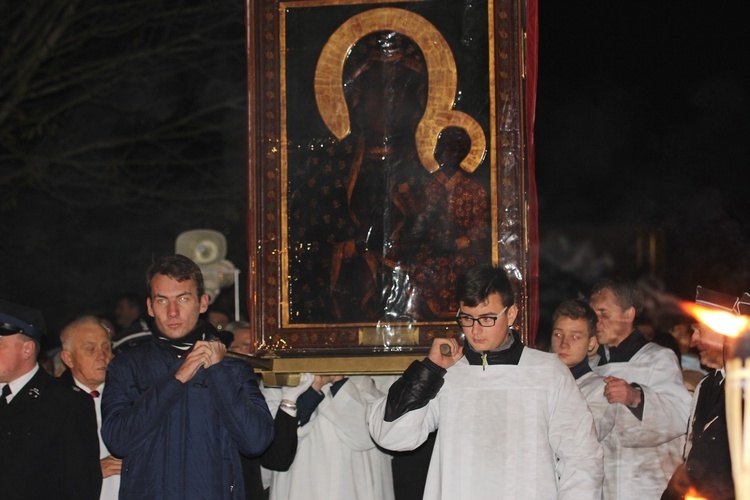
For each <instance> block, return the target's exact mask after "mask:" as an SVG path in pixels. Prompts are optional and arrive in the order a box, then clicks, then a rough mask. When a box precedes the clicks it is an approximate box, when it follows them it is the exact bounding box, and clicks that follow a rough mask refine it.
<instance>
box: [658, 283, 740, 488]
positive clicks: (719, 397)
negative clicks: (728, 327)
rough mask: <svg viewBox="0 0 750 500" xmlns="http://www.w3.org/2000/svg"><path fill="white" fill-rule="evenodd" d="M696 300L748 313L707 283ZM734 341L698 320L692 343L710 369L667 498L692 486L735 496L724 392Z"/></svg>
mask: <svg viewBox="0 0 750 500" xmlns="http://www.w3.org/2000/svg"><path fill="white" fill-rule="evenodd" d="M695 301H696V302H697V303H698V304H700V305H702V306H704V307H710V308H712V309H716V310H717V311H724V312H729V313H735V314H736V313H743V314H747V312H748V311H746V310H743V308H742V303H741V302H740V301H739V300H738V299H737V298H736V297H733V296H731V295H726V294H723V293H720V292H714V291H713V290H707V289H705V288H702V287H698V289H697V290H696V297H695ZM731 343H732V339H730V338H729V337H726V336H724V335H722V334H720V333H718V332H717V331H715V330H713V329H712V328H710V327H709V326H708V325H706V324H704V323H695V324H694V325H693V334H692V336H691V338H690V346H691V347H696V348H697V349H698V352H699V353H700V360H701V365H702V366H705V367H706V368H708V369H709V370H710V372H709V373H708V375H706V376H705V377H704V378H703V379H702V380H701V381H700V383H698V386H697V387H696V388H695V394H694V395H693V404H692V413H691V415H690V420H689V427H688V433H687V438H688V440H687V445H686V446H685V463H683V464H682V465H680V466H678V467H677V469H676V470H675V472H674V474H673V475H672V478H671V479H670V481H669V485H668V486H667V489H666V490H665V491H664V493H663V494H662V497H661V498H662V500H674V499H678V498H679V499H681V498H683V496H684V495H685V494H686V493H687V492H688V489H692V490H693V492H694V496H696V497H700V498H708V499H710V500H734V498H735V492H734V482H733V480H732V461H731V458H730V455H729V436H728V433H727V431H728V429H727V413H726V405H725V397H724V396H725V393H724V378H725V375H726V370H725V368H724V357H725V350H726V349H728V348H731ZM729 352H731V350H730V351H729Z"/></svg>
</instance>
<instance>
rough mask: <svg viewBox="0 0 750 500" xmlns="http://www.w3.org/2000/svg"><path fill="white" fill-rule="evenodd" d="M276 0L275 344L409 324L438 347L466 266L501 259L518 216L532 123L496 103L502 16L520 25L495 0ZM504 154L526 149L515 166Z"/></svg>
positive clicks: (267, 274) (270, 295)
mask: <svg viewBox="0 0 750 500" xmlns="http://www.w3.org/2000/svg"><path fill="white" fill-rule="evenodd" d="M271 3H273V4H275V6H276V8H277V10H273V11H272V9H270V8H266V9H265V10H264V11H258V15H259V16H262V15H263V14H264V13H266V14H268V13H271V14H272V15H273V16H278V18H277V19H278V23H277V24H276V25H275V26H276V27H277V28H276V29H267V30H266V32H265V33H266V35H267V36H265V37H264V36H263V33H261V34H260V35H261V36H258V37H257V38H259V39H260V40H266V42H265V43H267V44H268V46H269V47H270V46H271V45H272V44H270V43H269V42H268V41H269V39H270V38H271V37H272V38H273V39H274V40H277V41H278V53H277V55H276V54H270V55H269V54H266V55H269V57H270V56H272V57H273V58H276V57H278V59H276V60H275V62H274V63H273V64H270V63H268V61H265V62H260V63H258V66H259V70H260V73H259V74H260V76H261V77H262V76H263V74H264V72H263V71H262V67H263V65H264V64H266V65H268V66H267V67H268V68H269V69H271V70H272V71H273V72H277V73H278V82H279V84H278V103H279V107H278V120H277V121H275V120H269V119H266V120H265V121H264V120H263V117H264V114H263V109H260V110H259V114H260V116H261V118H262V119H261V122H262V123H265V125H261V129H262V130H264V131H265V132H264V136H265V137H266V138H271V139H277V140H278V142H276V141H271V145H273V144H278V149H276V150H268V151H270V152H271V153H272V154H271V155H269V154H265V158H264V162H265V166H263V165H261V166H260V167H256V172H257V173H256V174H255V175H257V176H258V177H260V178H261V181H260V185H259V186H258V187H259V190H258V192H259V193H260V195H259V197H258V199H257V200H256V201H258V202H259V203H257V205H258V206H259V207H260V208H261V209H262V210H263V211H265V212H267V213H268V212H271V213H274V214H276V213H277V214H278V219H276V218H275V217H274V218H273V222H274V223H273V224H272V223H271V220H270V219H269V218H268V216H266V217H261V218H260V219H259V228H257V233H258V234H259V235H260V237H261V240H262V239H264V238H267V239H266V240H265V242H264V243H262V245H265V246H266V248H265V250H261V253H262V254H263V255H265V256H268V255H269V252H268V246H269V245H270V246H271V247H272V248H273V250H274V251H273V252H271V253H272V254H273V255H272V257H271V259H270V261H269V260H268V259H266V260H265V261H263V262H262V264H261V266H260V267H261V273H260V280H261V283H260V284H261V286H260V288H261V290H262V292H263V297H265V299H266V300H265V306H268V304H269V300H270V301H271V302H273V307H274V308H275V311H276V313H275V314H274V311H271V310H270V308H266V310H263V308H264V302H263V301H259V302H258V306H259V308H260V309H261V311H259V313H260V316H261V318H265V321H263V320H261V321H260V324H261V326H262V328H264V329H266V337H265V338H264V340H265V341H268V340H269V338H270V337H271V336H272V335H273V334H275V335H276V337H277V340H279V339H281V340H282V341H283V343H284V344H285V345H295V343H297V344H299V345H300V346H310V345H313V346H314V345H319V344H320V345H332V346H347V345H349V344H353V345H361V344H362V343H363V342H364V343H367V340H366V339H367V337H368V334H367V331H368V328H375V329H376V330H377V329H378V328H380V329H382V328H386V329H390V330H389V331H391V333H392V332H393V331H396V332H398V331H400V330H403V329H404V328H407V329H408V331H409V332H410V333H409V335H407V337H408V339H409V340H406V341H404V339H401V340H399V341H398V342H399V343H401V344H403V343H404V342H406V343H407V344H408V343H413V344H414V345H423V344H427V343H428V342H429V341H430V340H431V337H432V336H434V335H435V334H437V333H439V332H440V331H445V330H446V329H447V328H448V325H452V324H453V323H452V320H453V317H454V316H455V313H456V303H455V298H454V297H455V284H456V280H457V279H458V277H459V276H460V274H461V273H462V272H464V271H465V270H466V269H468V268H470V267H472V266H474V265H475V264H478V263H484V262H496V263H497V262H498V253H499V249H501V245H498V238H500V237H502V234H501V232H502V230H503V227H505V229H506V230H507V229H508V228H511V227H512V225H513V224H517V223H518V222H519V221H518V219H519V217H518V216H517V212H515V211H516V210H517V209H518V208H519V206H518V205H517V203H518V196H517V194H514V195H513V196H510V197H509V199H508V200H506V201H503V200H501V198H502V197H503V193H502V190H503V188H502V185H503V175H505V176H506V177H505V179H506V184H509V185H510V186H511V187H513V188H515V187H516V186H517V185H518V180H517V179H516V178H514V176H515V175H518V172H517V171H518V170H519V169H515V170H514V169H513V167H514V166H515V165H516V163H518V161H519V160H518V159H517V158H516V157H515V156H517V154H518V152H517V151H514V150H513V148H514V147H517V146H518V145H519V144H520V141H519V140H518V138H517V134H518V127H517V123H514V121H513V120H510V121H508V120H506V121H505V122H500V123H499V121H498V116H497V112H496V107H497V102H496V94H497V92H498V88H497V87H496V75H495V57H496V54H498V53H499V54H503V52H502V51H498V50H497V49H496V47H495V40H494V39H495V34H496V33H497V27H496V26H495V24H496V21H497V19H500V20H503V22H506V23H508V24H509V25H510V20H509V19H508V16H507V15H502V12H501V11H498V10H497V9H496V8H495V7H494V6H493V4H492V2H490V3H489V4H488V2H487V1H483V2H466V1H424V2H356V1H339V2H335V1H308V2H305V1H295V2H271ZM266 4H268V2H266ZM511 7H512V6H511V5H510V4H509V5H508V6H507V9H508V10H509V11H512V8H511ZM498 12H500V15H498ZM496 18H497V19H496ZM266 19H268V16H266ZM508 33H509V35H508V38H511V40H505V41H504V43H505V44H506V45H507V46H506V50H511V51H512V50H513V43H515V42H514V41H513V40H512V36H510V35H511V34H512V33H513V31H512V30H509V31H508ZM261 43H264V42H261ZM257 53H258V54H260V55H259V57H261V58H262V56H263V54H264V53H265V52H264V51H262V50H261V51H257ZM506 57H507V56H506ZM513 57H515V55H514V56H513ZM510 59H511V61H512V60H513V59H512V57H511V58H510ZM269 64H270V65H269ZM502 64H509V62H508V61H505V62H503V63H502ZM516 64H517V63H516ZM265 74H266V76H267V81H266V82H265V83H261V84H260V85H259V86H258V89H259V91H263V92H265V93H266V95H268V92H271V91H273V90H274V89H273V87H272V85H271V84H270V83H269V82H270V80H274V81H275V79H273V78H270V77H268V75H269V73H268V72H266V73H265ZM261 80H262V78H261ZM508 80H509V81H507V82H503V84H502V85H507V86H508V87H509V88H511V89H512V87H513V85H517V82H515V83H514V79H513V78H508ZM507 94H508V92H507V91H506V95H507ZM274 96H276V93H275V92H274ZM512 104H513V102H512V100H511V102H508V103H505V104H503V105H504V106H507V107H508V109H511V108H512V106H511V105H512ZM260 108H263V104H261V106H260ZM268 110H269V111H273V108H272V107H271V106H270V105H269V107H268ZM265 118H269V115H265ZM516 121H517V120H516ZM271 122H273V123H271ZM498 124H500V126H501V127H502V126H508V127H509V128H510V130H511V134H510V137H511V139H510V140H507V139H503V137H504V136H503V134H502V133H501V134H499V135H498V131H497V127H498ZM276 126H278V128H275V127H276ZM276 132H278V136H276ZM514 135H515V137H514ZM498 137H500V140H501V141H503V142H504V143H505V148H506V149H507V151H505V152H504V151H503V149H502V146H499V145H498V144H496V141H497V140H498ZM267 146H268V145H267V144H265V145H264V144H261V146H260V148H261V149H262V148H264V147H267ZM498 152H500V153H501V154H506V155H507V154H511V155H512V156H514V158H512V159H511V161H510V162H509V163H508V162H507V161H506V165H507V166H509V167H511V168H509V169H508V170H507V172H506V173H505V174H500V176H498V165H497V154H498ZM258 153H259V154H258V156H259V157H261V158H263V157H264V155H263V151H259V152H258ZM268 160H272V161H268ZM251 172H252V169H251ZM264 172H265V175H264ZM269 174H273V175H272V177H269ZM271 180H272V181H273V182H271ZM276 182H277V183H278V184H276V185H277V186H278V190H275V189H272V188H273V187H274V185H275V183H276ZM271 192H273V193H274V194H273V198H274V199H273V200H269V199H268V198H269V193H271ZM264 200H265V201H264ZM499 207H500V209H501V210H503V211H504V214H505V215H504V217H507V218H508V221H507V222H505V223H504V222H503V221H501V220H499V218H500V216H499ZM264 228H265V230H264ZM276 230H278V234H272V233H274V232H275V231H276ZM270 234H272V236H271V237H269V235H270ZM522 254H523V249H522V248H518V247H517V248H514V249H513V251H511V252H508V253H507V254H506V258H510V259H514V258H519V256H522ZM258 257H261V256H258ZM258 262H259V263H260V262H261V261H260V260H259V261H258ZM274 269H278V270H279V272H278V273H274V272H273V270H274ZM269 279H272V280H273V281H274V282H275V284H276V294H274V292H273V291H272V290H271V289H270V288H269V287H268V286H267V285H268V284H269V282H268V280H269ZM264 280H266V281H265V283H264V282H263V281H264ZM268 327H272V328H271V329H269V328H268ZM420 327H421V331H420ZM271 331H272V333H271ZM370 340H372V339H370ZM381 340H382V337H378V336H376V337H375V340H374V344H376V345H377V344H381V345H383V344H384V345H386V346H387V345H388V343H389V341H388V340H387V339H385V340H384V341H383V343H381Z"/></svg>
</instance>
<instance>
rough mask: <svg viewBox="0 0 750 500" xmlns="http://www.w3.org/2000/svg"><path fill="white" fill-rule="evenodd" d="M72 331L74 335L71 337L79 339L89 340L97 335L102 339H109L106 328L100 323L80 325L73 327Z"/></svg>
mask: <svg viewBox="0 0 750 500" xmlns="http://www.w3.org/2000/svg"><path fill="white" fill-rule="evenodd" d="M72 333H73V336H74V337H73V338H75V339H76V340H79V341H89V340H91V339H95V338H99V337H101V338H102V339H104V340H109V336H108V335H107V330H106V329H105V328H104V327H103V326H102V325H97V324H94V323H88V324H85V325H80V326H78V327H76V328H75V329H73V331H72Z"/></svg>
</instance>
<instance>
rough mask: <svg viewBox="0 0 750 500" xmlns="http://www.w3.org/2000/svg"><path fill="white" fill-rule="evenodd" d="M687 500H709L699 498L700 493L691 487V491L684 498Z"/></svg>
mask: <svg viewBox="0 0 750 500" xmlns="http://www.w3.org/2000/svg"><path fill="white" fill-rule="evenodd" d="M683 498H685V500H708V499H707V498H706V497H701V496H698V492H697V491H695V489H693V487H692V486H691V487H690V489H689V490H688V491H687V493H685V496H684V497H683Z"/></svg>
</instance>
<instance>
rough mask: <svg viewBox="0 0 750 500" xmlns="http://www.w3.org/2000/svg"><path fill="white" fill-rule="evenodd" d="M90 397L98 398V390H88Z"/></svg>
mask: <svg viewBox="0 0 750 500" xmlns="http://www.w3.org/2000/svg"><path fill="white" fill-rule="evenodd" d="M89 394H90V395H91V397H92V398H98V397H99V391H91V392H89Z"/></svg>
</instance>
